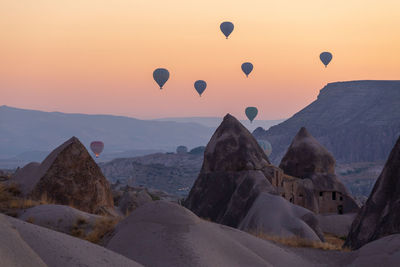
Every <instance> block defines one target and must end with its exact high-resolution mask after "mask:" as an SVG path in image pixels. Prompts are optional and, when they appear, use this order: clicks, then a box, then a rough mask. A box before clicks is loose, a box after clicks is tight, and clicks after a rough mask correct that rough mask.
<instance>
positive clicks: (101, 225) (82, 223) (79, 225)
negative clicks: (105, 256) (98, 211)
mask: <svg viewBox="0 0 400 267" xmlns="http://www.w3.org/2000/svg"><path fill="white" fill-rule="evenodd" d="M117 223H118V219H116V218H100V219H97V220H96V222H95V223H94V225H93V228H92V230H91V231H89V232H88V233H87V231H88V230H87V229H88V228H89V227H90V226H89V222H88V221H86V220H85V219H84V218H78V219H77V220H76V222H75V224H74V225H73V227H72V229H71V235H72V236H75V237H78V238H81V239H84V240H87V241H89V242H92V243H95V244H99V243H100V242H101V240H102V239H103V237H104V236H105V235H106V234H108V233H110V232H111V231H112V230H114V227H115V225H116V224H117Z"/></svg>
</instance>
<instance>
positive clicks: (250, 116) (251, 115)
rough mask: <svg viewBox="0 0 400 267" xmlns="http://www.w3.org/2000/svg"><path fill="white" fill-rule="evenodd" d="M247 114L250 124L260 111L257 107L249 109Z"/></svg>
mask: <svg viewBox="0 0 400 267" xmlns="http://www.w3.org/2000/svg"><path fill="white" fill-rule="evenodd" d="M245 113H246V116H247V118H248V119H249V120H250V122H253V120H254V118H255V117H256V116H257V114H258V109H257V108H256V107H247V108H246V110H245Z"/></svg>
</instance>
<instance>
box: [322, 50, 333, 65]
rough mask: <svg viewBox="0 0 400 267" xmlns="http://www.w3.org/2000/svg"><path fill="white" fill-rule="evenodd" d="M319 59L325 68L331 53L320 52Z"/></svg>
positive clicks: (330, 58)
mask: <svg viewBox="0 0 400 267" xmlns="http://www.w3.org/2000/svg"><path fill="white" fill-rule="evenodd" d="M319 59H321V61H322V63H324V65H325V68H326V67H327V66H328V64H329V62H331V60H332V54H331V53H330V52H322V53H321V54H320V55H319Z"/></svg>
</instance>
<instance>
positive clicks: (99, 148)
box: [90, 141, 104, 158]
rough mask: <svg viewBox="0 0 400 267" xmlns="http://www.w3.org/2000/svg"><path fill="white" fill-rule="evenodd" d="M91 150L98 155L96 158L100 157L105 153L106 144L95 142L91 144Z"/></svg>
mask: <svg viewBox="0 0 400 267" xmlns="http://www.w3.org/2000/svg"><path fill="white" fill-rule="evenodd" d="M90 149H91V150H92V151H93V153H94V154H95V155H96V158H97V157H99V155H100V153H101V152H103V149H104V143H103V142H101V141H93V142H91V143H90Z"/></svg>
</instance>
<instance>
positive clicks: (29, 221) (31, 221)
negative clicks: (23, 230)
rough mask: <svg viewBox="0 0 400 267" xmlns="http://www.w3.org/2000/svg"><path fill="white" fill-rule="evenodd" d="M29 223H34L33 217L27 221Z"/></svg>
mask: <svg viewBox="0 0 400 267" xmlns="http://www.w3.org/2000/svg"><path fill="white" fill-rule="evenodd" d="M25 221H26V222H28V223H34V222H35V219H34V218H33V217H29V218H28V219H26V220H25Z"/></svg>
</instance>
